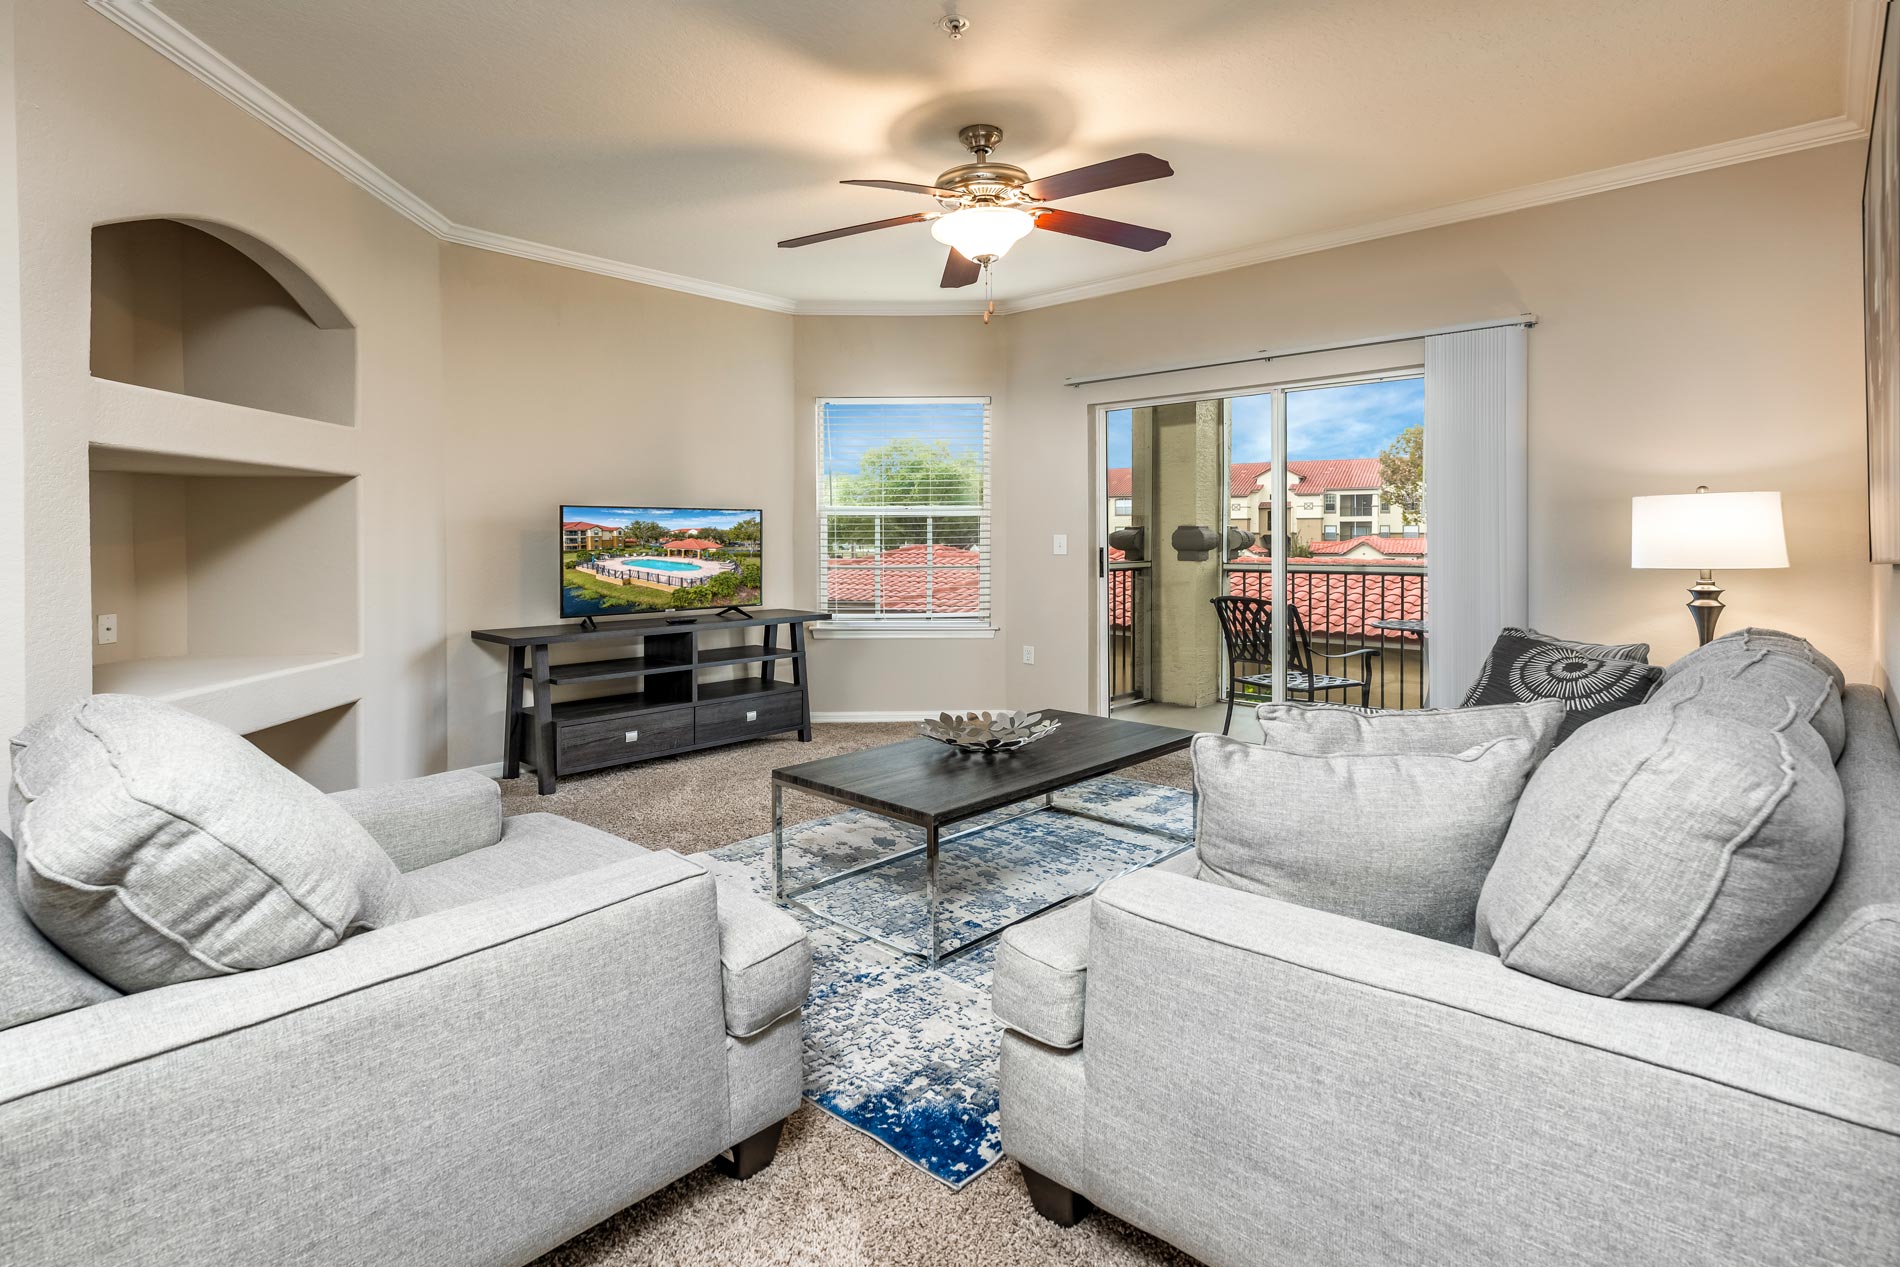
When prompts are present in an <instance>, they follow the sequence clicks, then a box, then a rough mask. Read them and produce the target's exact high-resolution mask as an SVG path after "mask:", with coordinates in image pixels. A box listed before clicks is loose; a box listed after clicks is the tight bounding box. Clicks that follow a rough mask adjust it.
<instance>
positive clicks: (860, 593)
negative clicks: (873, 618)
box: [825, 545, 982, 613]
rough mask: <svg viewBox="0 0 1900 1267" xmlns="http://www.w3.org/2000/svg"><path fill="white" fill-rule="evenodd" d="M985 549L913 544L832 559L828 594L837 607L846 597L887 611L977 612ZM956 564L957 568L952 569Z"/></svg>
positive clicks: (979, 607) (856, 602) (826, 582)
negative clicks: (933, 569)
mask: <svg viewBox="0 0 1900 1267" xmlns="http://www.w3.org/2000/svg"><path fill="white" fill-rule="evenodd" d="M981 561H982V555H980V554H978V553H977V552H976V551H975V550H966V549H964V548H963V547H961V546H945V545H931V546H927V545H909V546H898V547H897V548H896V549H894V550H886V551H884V553H882V554H878V555H873V556H872V557H870V558H864V559H834V560H832V561H831V563H830V565H829V566H828V567H827V568H826V569H825V594H826V597H827V598H828V599H829V600H830V603H831V605H832V606H833V607H836V606H838V605H839V604H843V603H852V604H862V605H864V606H867V607H868V606H870V605H872V604H874V603H878V602H879V597H880V595H879V589H880V578H881V587H882V606H880V607H879V608H878V610H880V611H887V612H935V613H943V612H976V611H981V610H982V608H981V606H980V605H979V603H978V599H979V598H980V597H981V595H980V592H979V581H980V578H981V575H982V574H981V573H980V572H978V571H977V570H976V569H977V565H978V564H979V563H980V562H981ZM925 566H931V567H937V568H943V569H945V570H944V571H938V572H923V571H917V572H896V571H885V570H883V569H887V568H900V567H901V568H922V567H925ZM952 569H954V570H952Z"/></svg>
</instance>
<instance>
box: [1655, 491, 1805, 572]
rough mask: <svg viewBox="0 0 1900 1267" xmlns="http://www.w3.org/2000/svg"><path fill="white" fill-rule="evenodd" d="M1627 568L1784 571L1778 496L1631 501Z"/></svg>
mask: <svg viewBox="0 0 1900 1267" xmlns="http://www.w3.org/2000/svg"><path fill="white" fill-rule="evenodd" d="M1630 566H1631V567H1633V568H1681V569H1687V570H1694V571H1698V572H1700V571H1705V570H1706V571H1716V570H1718V569H1720V570H1725V571H1726V570H1731V569H1734V568H1785V567H1787V566H1788V538H1787V536H1786V534H1785V533H1783V531H1782V527H1781V494H1780V493H1673V494H1670V495H1668V496H1663V497H1632V498H1630Z"/></svg>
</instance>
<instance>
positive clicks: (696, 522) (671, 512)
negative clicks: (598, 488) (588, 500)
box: [561, 506, 759, 528]
mask: <svg viewBox="0 0 1900 1267" xmlns="http://www.w3.org/2000/svg"><path fill="white" fill-rule="evenodd" d="M758 517H759V512H758V511H756V510H692V509H687V510H682V509H680V508H678V507H675V506H563V507H561V521H562V522H563V523H565V522H567V521H568V520H570V519H578V520H580V521H582V522H584V523H590V524H599V525H600V526H601V527H603V528H618V527H620V526H621V525H622V524H629V523H632V522H633V521H634V520H636V519H647V520H651V521H652V522H654V523H656V524H659V525H660V526H661V527H662V528H730V527H732V526H733V525H734V524H736V523H738V522H739V521H740V520H741V519H757V518H758Z"/></svg>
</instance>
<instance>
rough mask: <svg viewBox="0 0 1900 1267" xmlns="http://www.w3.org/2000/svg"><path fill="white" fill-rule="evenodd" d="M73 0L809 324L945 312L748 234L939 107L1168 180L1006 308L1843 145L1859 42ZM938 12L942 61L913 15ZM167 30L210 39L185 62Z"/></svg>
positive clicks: (1380, 10)
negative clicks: (912, 309) (1136, 245)
mask: <svg viewBox="0 0 1900 1267" xmlns="http://www.w3.org/2000/svg"><path fill="white" fill-rule="evenodd" d="M93 3H94V4H95V6H96V7H98V8H101V9H103V10H105V11H107V12H108V13H110V14H111V15H112V16H114V17H115V18H117V19H118V20H120V21H122V22H126V23H127V24H128V25H132V26H134V27H135V28H136V29H140V33H141V34H142V35H144V36H145V37H146V38H148V39H152V40H153V42H155V43H160V44H161V46H163V45H164V44H166V43H169V44H170V45H171V47H170V48H169V49H168V51H169V52H170V53H171V54H172V55H173V56H176V57H180V60H184V61H187V62H188V63H191V62H193V61H196V62H198V63H201V64H199V65H196V66H194V69H197V70H198V71H199V73H201V74H204V75H205V76H206V77H207V78H210V79H213V80H216V79H218V78H219V77H222V78H224V79H226V80H231V81H236V87H235V95H242V94H244V93H247V92H249V93H252V95H253V96H265V95H268V94H256V93H255V91H254V89H255V84H252V85H245V84H244V83H243V82H242V81H243V79H244V78H245V77H248V78H249V79H251V80H254V81H256V83H258V84H262V85H263V86H264V87H265V88H268V89H269V90H270V92H271V93H274V94H275V95H276V96H277V97H279V98H281V99H282V102H283V103H288V106H289V107H292V108H294V112H295V113H296V114H300V115H302V116H305V118H304V119H302V120H298V119H296V118H294V116H293V117H292V118H291V120H290V122H289V123H286V122H285V120H284V119H283V118H278V119H275V120H274V121H275V122H278V123H279V125H280V126H285V127H286V129H287V130H292V131H293V132H294V131H295V130H296V129H299V128H301V129H304V130H305V131H306V132H309V133H312V134H314V135H316V136H317V137H318V144H316V145H315V146H314V147H315V148H323V146H324V145H326V144H329V145H333V144H334V143H333V142H331V141H330V138H331V137H333V138H334V139H335V141H340V142H341V143H342V146H341V147H336V148H337V149H338V150H339V152H340V153H342V155H343V159H342V160H341V161H340V165H342V166H344V167H345V169H346V170H348V169H349V160H350V159H353V158H355V156H359V155H360V159H356V163H357V164H358V166H359V167H361V170H360V171H358V172H357V173H355V174H356V175H357V176H358V178H359V179H366V181H367V183H371V184H376V183H377V182H378V181H379V180H383V181H386V182H389V183H393V186H395V187H399V188H394V189H393V192H392V191H391V190H390V189H385V190H383V191H382V192H384V193H385V196H388V197H391V199H392V201H397V202H399V203H400V202H402V201H403V200H404V199H405V198H406V199H407V200H408V201H409V202H412V203H415V202H418V201H419V203H420V204H426V207H423V211H425V212H428V213H429V214H430V215H432V216H434V217H435V220H436V221H438V222H452V224H451V225H450V227H451V228H452V229H453V230H454V232H445V236H450V237H460V238H462V239H463V240H485V239H488V238H490V237H491V235H502V236H503V237H505V238H510V239H521V240H523V241H521V242H519V243H516V244H515V248H522V247H527V246H528V245H529V244H542V246H543V247H545V248H552V252H548V251H542V252H541V253H542V254H549V253H553V254H554V255H555V256H556V257H557V258H559V257H560V256H561V253H566V252H573V253H578V254H579V255H583V256H589V257H600V258H599V261H598V265H599V266H601V267H602V268H603V271H615V270H614V268H613V266H612V265H609V264H608V263H607V262H609V261H612V262H617V263H618V264H619V265H624V266H629V268H627V269H623V270H621V271H623V272H625V273H627V274H628V275H641V272H642V270H657V271H659V272H661V273H665V274H673V275H677V279H679V280H680V281H681V284H682V287H683V288H686V289H694V288H700V287H697V286H696V284H695V283H692V282H687V281H685V280H684V279H697V282H702V283H713V284H716V286H717V287H731V288H738V289H740V290H743V291H747V292H756V297H760V298H759V301H760V302H765V303H768V304H770V305H772V306H790V305H785V304H774V303H773V301H772V300H771V299H765V298H762V297H776V299H777V300H781V301H782V300H789V301H793V303H795V304H796V306H797V307H798V309H799V310H801V311H804V310H812V311H821V310H827V309H830V308H834V307H837V306H843V307H845V308H850V307H852V306H858V307H860V308H862V307H865V306H871V307H875V306H877V305H883V304H899V305H901V304H908V303H929V304H941V303H946V302H960V303H963V304H965V305H967V303H968V302H969V300H970V297H971V292H969V291H964V292H941V291H939V290H938V287H937V279H938V275H939V273H940V272H941V269H942V266H943V257H944V250H943V248H942V247H941V246H939V245H938V244H937V243H935V242H934V241H932V240H931V238H930V234H929V229H928V227H927V226H924V225H910V226H905V227H902V228H898V229H892V230H887V231H883V232H880V233H875V234H868V235H864V236H860V237H853V238H847V239H842V240H838V241H833V242H829V243H823V244H819V245H815V246H809V247H804V248H802V249H799V250H780V249H778V248H777V247H775V246H774V243H775V242H776V241H777V240H778V239H780V238H785V237H791V236H794V235H797V234H803V233H811V232H814V231H818V230H822V229H828V228H834V227H838V226H842V225H848V224H856V223H860V222H862V221H867V220H876V219H882V218H885V217H889V216H897V215H902V214H905V213H907V212H910V211H918V210H929V209H931V207H932V204H930V203H929V202H928V200H926V199H924V198H922V197H918V196H914V195H905V194H898V193H891V192H886V191H880V190H871V189H859V188H851V187H846V186H841V185H839V184H837V183H836V182H837V181H838V180H840V179H842V178H845V177H884V178H892V179H899V180H915V181H928V180H930V179H931V178H933V177H934V176H935V175H936V174H937V172H939V171H940V170H942V169H943V168H945V167H948V166H951V165H952V164H954V163H956V162H958V161H960V160H961V158H962V157H963V151H962V150H961V149H960V147H959V146H958V145H957V142H956V138H955V131H956V128H957V127H958V126H959V125H961V124H964V123H974V122H987V123H996V124H998V125H1000V126H1001V127H1002V128H1003V130H1004V133H1005V140H1004V143H1003V145H1002V147H1001V148H1000V149H999V150H998V152H997V157H998V158H999V159H1004V160H1007V161H1009V162H1013V163H1016V164H1018V165H1020V166H1023V167H1026V168H1028V169H1029V171H1030V172H1031V173H1032V174H1034V175H1042V174H1047V173H1051V172H1056V171H1062V170H1065V169H1067V168H1071V167H1077V166H1081V165H1083V164H1087V163H1092V162H1097V161H1100V160H1103V159H1107V158H1113V157H1115V156H1117V155H1121V154H1126V153H1129V152H1131V151H1137V150H1146V151H1149V152H1152V153H1154V154H1158V155H1160V156H1162V157H1163V158H1166V159H1168V160H1170V161H1171V162H1172V163H1173V165H1174V169H1175V172H1176V175H1175V176H1174V177H1173V178H1172V179H1168V180H1162V181H1156V182H1153V183H1150V184H1146V185H1139V186H1132V187H1128V188H1124V189H1117V190H1109V191H1104V192H1099V193H1095V194H1088V195H1083V196H1081V197H1078V198H1076V199H1074V200H1073V201H1071V202H1067V203H1065V204H1064V205H1065V206H1067V207H1070V208H1072V209H1074V210H1077V211H1086V212H1088V213H1090V214H1093V215H1100V216H1109V217H1114V218H1117V219H1125V220H1132V221H1135V222H1137V223H1142V224H1149V225H1154V226H1156V227H1158V228H1164V229H1167V230H1170V231H1171V232H1172V233H1173V234H1174V240H1173V241H1172V242H1171V243H1170V244H1169V245H1167V246H1165V247H1163V248H1161V249H1160V250H1159V251H1156V252H1154V253H1153V254H1150V255H1142V254H1139V253H1136V252H1132V251H1124V250H1121V249H1118V248H1115V247H1111V246H1106V245H1102V244H1099V243H1095V242H1088V241H1082V240H1078V239H1072V238H1066V237H1062V236H1059V235H1056V234H1052V233H1038V234H1035V235H1033V236H1032V237H1031V238H1030V239H1029V240H1028V241H1025V242H1023V243H1021V244H1020V245H1018V246H1017V247H1016V248H1015V250H1014V251H1012V252H1011V253H1010V255H1009V257H1008V258H1007V259H1006V260H1004V261H1003V263H1002V265H1001V266H1000V267H999V268H998V270H997V275H996V288H997V295H998V298H999V299H1000V300H1002V301H1003V302H1004V303H1005V305H1007V304H1008V301H1010V300H1012V299H1014V300H1017V301H1019V306H1029V305H1030V304H1033V303H1036V302H1049V301H1052V300H1057V299H1060V298H1064V297H1068V296H1071V295H1073V294H1076V293H1088V292H1090V291H1100V290H1106V289H1122V288H1126V287H1127V286H1128V285H1134V284H1141V283H1142V282H1143V281H1146V280H1154V279H1155V278H1157V277H1165V276H1170V275H1188V274H1192V273H1194V272H1199V271H1209V270H1211V269H1212V268H1214V267H1219V266H1224V265H1228V264H1231V263H1236V262H1244V261H1245V260H1248V259H1252V258H1264V257H1268V256H1270V255H1272V254H1276V253H1281V254H1283V253H1288V252H1290V251H1291V250H1294V249H1301V248H1310V247H1311V246H1313V245H1319V244H1324V243H1327V242H1331V241H1336V240H1350V239H1352V238H1353V237H1355V236H1357V237H1364V236H1372V235H1376V234H1377V233H1379V232H1384V231H1392V230H1394V229H1397V228H1401V227H1409V226H1411V225H1415V224H1419V223H1429V222H1433V221H1435V220H1444V219H1450V218H1459V217H1460V216H1462V215H1465V214H1472V213H1475V212H1478V211H1482V210H1487V209H1489V210H1495V209H1499V208H1501V207H1504V206H1509V205H1523V204H1525V203H1528V202H1535V201H1545V200H1548V199H1549V198H1550V197H1554V196H1561V195H1563V194H1566V193H1573V192H1579V191H1582V190H1586V189H1589V188H1598V187H1606V186H1609V185H1614V184H1620V183H1628V181H1629V180H1631V179H1638V178H1645V177H1648V176H1653V175H1656V174H1660V173H1664V172H1668V171H1674V170H1682V169H1692V168H1694V167H1696V166H1707V165H1712V164H1713V163H1714V162H1718V161H1728V160H1731V159H1732V158H1734V157H1738V156H1745V155H1753V154H1756V153H1762V152H1773V151H1774V150H1776V149H1783V148H1793V147H1795V146H1797V145H1801V144H1812V143H1815V142H1817V141H1821V140H1826V139H1830V138H1832V139H1840V138H1842V137H1845V136H1848V135H1852V134H1853V133H1854V131H1855V130H1856V129H1858V128H1860V127H1862V126H1864V123H1865V113H1866V110H1867V108H1868V106H1867V101H1866V98H1867V97H1868V96H1869V92H1868V82H1869V80H1870V78H1871V62H1872V57H1873V52H1872V50H1871V48H1869V47H1867V46H1868V44H1869V43H1870V42H1871V41H1873V40H1875V39H1877V19H1876V18H1875V17H1874V16H1873V15H1874V11H1875V5H1874V4H1873V3H1872V2H1871V0H1664V2H1662V3H1658V2H1657V0H1592V2H1590V3H1582V4H1578V3H1568V4H1566V3H1559V2H1557V0H1351V2H1350V3H1342V2H1341V0H1143V2H1140V3H1136V2H1134V0H1090V2H1089V3H1076V2H1066V3H1056V2H1054V0H957V3H956V4H955V5H954V6H952V5H948V4H946V3H943V2H941V0H561V2H558V3H521V2H520V0H402V2H401V3H390V0H298V3H294V4H285V3H281V0H279V2H273V0H93ZM951 8H954V9H955V10H956V11H958V12H961V13H963V14H964V15H966V16H967V17H968V18H969V19H970V20H971V22H972V29H971V30H970V33H969V34H968V35H967V36H966V37H965V38H964V39H962V40H960V41H956V42H952V41H951V40H949V39H948V38H946V37H945V36H944V35H943V34H941V33H940V32H938V31H937V30H936V29H935V27H934V23H935V22H936V20H937V19H938V18H939V17H940V16H942V14H944V13H945V12H947V11H949V10H950V9H951ZM154 9H156V10H157V11H156V12H154ZM167 19H170V21H167ZM180 27H182V28H183V31H182V32H181V31H180V30H179V29H178V28H180ZM184 32H188V33H189V35H185V34H184ZM191 36H195V37H196V41H202V44H203V45H204V46H208V49H209V50H210V52H206V51H205V50H204V49H202V48H201V49H197V50H193V51H189V52H188V53H186V54H185V55H182V56H181V54H180V52H179V47H180V46H181V45H189V44H193V43H195V41H192V40H191V39H190V37H191ZM218 55H221V57H222V59H225V60H228V62H229V63H230V65H229V66H210V67H208V66H207V65H206V64H205V63H216V62H218V61H219V57H218ZM233 67H235V69H236V71H237V72H241V74H234V73H233V70H232V68H233ZM223 87H224V89H225V90H226V91H234V87H233V84H232V83H226V84H224V85H223ZM253 108H258V107H257V105H256V103H255V102H253ZM269 109H270V110H275V111H276V112H277V113H278V114H290V113H291V112H289V111H284V110H282V109H281V106H271V107H269ZM312 123H314V125H315V128H314V129H312V128H311V127H310V124H312ZM319 129H320V130H321V131H320V132H319V131H318V130H319ZM1787 129H1795V131H1792V132H1787V133H1786V134H1785V135H1782V136H1775V137H1770V138H1768V139H1767V140H1765V141H1745V140H1744V139H1745V138H1756V137H1761V136H1762V134H1769V133H1782V132H1783V130H1787ZM322 132H327V133H328V134H330V136H329V137H322V136H321V133H322ZM303 139H304V140H305V143H306V144H311V143H312V142H311V139H310V137H309V136H305V137H304V138H303ZM1738 142H1741V143H1742V144H1739V145H1738V144H1736V143H1738ZM343 147H347V149H344V148H343ZM1709 147H1717V148H1715V149H1713V150H1711V149H1710V148H1709ZM348 151H354V152H355V153H354V155H350V154H349V153H348ZM1685 151H1692V152H1696V153H1693V154H1690V155H1688V156H1687V157H1685V158H1683V159H1680V160H1676V159H1669V160H1667V161H1663V162H1657V161H1656V160H1664V159H1665V156H1672V155H1682V154H1683V153H1684V152H1685ZM332 160H333V161H339V160H338V159H337V157H336V155H332ZM362 160H367V163H368V164H372V165H373V167H374V168H375V169H380V174H381V175H380V176H379V175H378V174H376V173H374V172H372V171H371V170H370V168H368V167H367V166H365V165H363V164H362ZM1630 164H1637V165H1640V166H1638V167H1635V168H1632V169H1629V170H1627V171H1611V172H1608V173H1606V174H1603V175H1599V176H1592V177H1587V178H1585V179H1582V180H1577V179H1575V178H1578V177H1579V176H1581V175H1582V174H1584V173H1603V172H1604V169H1618V168H1623V167H1624V166H1625V165H1630ZM364 172H370V174H369V176H368V177H365V176H364V175H363V173H364ZM1552 182H1560V183H1558V184H1554V185H1553V184H1552ZM1527 187H1528V188H1527ZM405 191H406V192H405ZM1474 200H1481V201H1476V202H1475V205H1470V206H1463V207H1456V208H1454V209H1453V210H1442V209H1445V208H1448V207H1453V205H1454V204H1473V203H1474ZM431 209H432V210H431ZM411 213H412V214H418V215H419V218H423V217H421V216H420V213H417V212H415V211H414V210H413V209H412V212H411ZM432 227H436V228H437V229H438V231H443V230H442V229H441V227H440V224H432ZM487 244H491V245H492V244H495V243H494V242H492V241H489V242H488V243H487ZM505 249H514V248H505ZM523 253H530V254H532V253H536V252H534V251H527V250H524V251H523ZM570 262H572V261H570ZM1157 270H1159V271H1157ZM1144 274H1147V276H1144ZM659 280H663V281H664V279H659Z"/></svg>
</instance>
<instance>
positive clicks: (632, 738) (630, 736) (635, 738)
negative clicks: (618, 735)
mask: <svg viewBox="0 0 1900 1267" xmlns="http://www.w3.org/2000/svg"><path fill="white" fill-rule="evenodd" d="M627 742H628V743H638V742H640V732H639V731H637V730H629V731H628V732H627Z"/></svg>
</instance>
